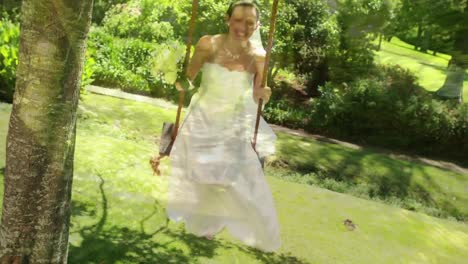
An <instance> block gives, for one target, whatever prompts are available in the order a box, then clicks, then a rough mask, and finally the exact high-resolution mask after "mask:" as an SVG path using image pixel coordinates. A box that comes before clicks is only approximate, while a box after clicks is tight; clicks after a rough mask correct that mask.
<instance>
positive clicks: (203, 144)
mask: <svg viewBox="0 0 468 264" xmlns="http://www.w3.org/2000/svg"><path fill="white" fill-rule="evenodd" d="M202 72H203V76H202V82H201V86H200V88H199V90H198V91H197V92H196V93H195V94H194V95H193V96H192V99H191V102H190V105H189V107H188V109H187V116H186V117H185V120H184V123H183V124H182V126H181V127H180V129H179V132H178V135H177V137H176V140H175V142H174V145H173V147H172V151H171V154H170V161H171V174H170V176H169V189H168V204H167V208H166V213H167V215H168V217H169V218H170V219H172V220H174V221H183V222H185V228H186V230H187V232H190V233H193V234H195V235H197V236H206V235H215V234H216V233H218V232H219V231H221V230H222V229H223V228H224V227H226V228H227V229H228V231H229V232H230V234H231V235H232V236H234V237H236V238H238V239H239V240H241V241H242V242H244V243H245V244H247V245H249V246H252V247H255V248H258V249H260V250H263V251H267V252H270V251H275V250H277V249H278V248H279V247H280V244H281V241H280V230H279V225H278V220H277V213H276V209H275V206H274V200H273V197H272V194H271V191H270V188H269V186H268V184H267V182H266V179H265V175H264V173H263V170H262V167H261V164H260V161H259V159H258V156H257V153H255V150H254V149H253V147H252V145H251V141H253V135H254V129H255V119H256V115H257V107H258V106H257V104H256V103H255V102H254V100H253V96H252V89H253V88H252V87H253V81H254V75H253V74H252V73H250V72H241V71H231V70H229V69H228V68H226V67H224V66H221V65H219V64H215V63H205V64H204V65H203V67H202ZM275 142H276V135H275V133H274V132H273V130H272V129H271V128H270V126H269V125H268V124H267V123H266V122H265V120H264V119H263V118H261V119H260V124H259V129H258V134H257V143H256V149H257V151H258V153H259V155H260V156H262V157H264V156H268V155H271V154H273V153H274V152H275Z"/></svg>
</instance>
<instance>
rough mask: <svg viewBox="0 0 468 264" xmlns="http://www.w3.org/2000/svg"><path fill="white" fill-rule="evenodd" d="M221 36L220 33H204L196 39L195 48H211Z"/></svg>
mask: <svg viewBox="0 0 468 264" xmlns="http://www.w3.org/2000/svg"><path fill="white" fill-rule="evenodd" d="M221 38H222V34H217V35H204V36H202V37H201V38H200V40H198V43H197V48H199V49H201V50H212V49H213V46H216V45H217V44H218V43H219V41H220V39H221Z"/></svg>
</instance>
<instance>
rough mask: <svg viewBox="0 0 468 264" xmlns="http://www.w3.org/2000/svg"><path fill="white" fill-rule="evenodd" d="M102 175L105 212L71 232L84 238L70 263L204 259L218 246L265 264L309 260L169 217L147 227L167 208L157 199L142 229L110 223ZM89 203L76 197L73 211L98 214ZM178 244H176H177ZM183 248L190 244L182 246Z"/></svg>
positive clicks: (297, 263)
mask: <svg viewBox="0 0 468 264" xmlns="http://www.w3.org/2000/svg"><path fill="white" fill-rule="evenodd" d="M99 178H100V179H101V183H100V186H99V188H100V191H101V199H102V201H101V206H102V215H101V217H100V219H96V220H97V222H96V224H93V225H90V226H86V227H82V228H78V230H76V228H75V230H76V231H74V232H72V233H79V234H80V236H81V237H82V239H83V240H82V242H81V244H80V245H79V246H74V245H70V247H69V257H68V262H69V263H80V264H84V263H99V264H101V263H103V264H104V263H105V264H108V263H117V262H118V263H161V264H166V263H177V264H179V263H202V262H200V260H199V258H213V257H215V256H216V255H217V254H216V249H218V248H227V249H236V250H237V251H238V252H241V253H243V254H246V255H250V256H251V257H254V258H256V259H257V260H259V261H261V263H265V264H284V263H291V264H307V263H308V262H306V261H304V260H301V259H299V258H296V257H294V256H292V255H288V254H276V253H265V252H262V251H259V250H256V249H253V248H250V247H247V246H244V245H239V244H235V243H232V242H229V241H225V240H222V239H215V240H211V241H210V240H207V239H205V238H200V237H197V236H195V235H192V234H189V233H186V232H184V231H178V230H173V229H170V228H169V227H168V224H169V219H167V218H166V220H165V223H164V224H162V225H161V226H160V227H159V228H158V229H157V230H156V231H153V232H147V231H145V230H144V227H143V226H144V222H145V221H147V220H149V219H150V218H151V217H152V216H154V215H155V214H162V213H164V210H163V208H162V206H161V205H160V204H159V202H158V201H155V205H154V211H153V212H151V213H150V214H149V215H148V216H147V217H145V218H144V219H142V220H141V221H140V230H137V229H132V228H128V227H124V226H116V225H109V224H107V223H106V222H107V220H108V219H107V215H108V212H107V210H108V208H107V205H108V203H107V197H106V194H105V193H104V188H103V186H104V179H103V178H102V177H101V176H99ZM92 207H93V206H90V205H89V204H85V203H81V202H78V201H74V202H73V204H72V214H73V215H78V216H79V215H95V214H96V213H95V211H94V210H93V209H91V208H92ZM176 244H177V245H176ZM181 248H188V250H187V249H185V250H182V249H181Z"/></svg>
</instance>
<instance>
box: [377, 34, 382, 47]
mask: <svg viewBox="0 0 468 264" xmlns="http://www.w3.org/2000/svg"><path fill="white" fill-rule="evenodd" d="M382 39H383V35H382V33H380V34H379V46H378V47H377V51H380V50H381V49H382Z"/></svg>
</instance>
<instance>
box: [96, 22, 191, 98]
mask: <svg viewBox="0 0 468 264" xmlns="http://www.w3.org/2000/svg"><path fill="white" fill-rule="evenodd" d="M88 49H89V51H90V57H92V58H93V59H94V60H95V62H96V67H94V69H95V81H94V84H96V85H103V86H108V87H114V88H121V89H122V90H124V91H127V92H133V93H138V94H145V95H151V96H154V97H162V98H167V99H169V100H173V99H174V100H175V98H176V91H174V90H175V89H174V87H173V86H172V85H171V84H173V83H174V80H175V79H174V78H171V77H169V75H170V74H171V73H170V72H174V71H177V70H178V67H179V64H180V58H181V57H182V54H183V51H184V46H183V45H182V44H181V43H179V42H178V41H166V42H165V43H163V44H154V43H151V42H146V41H142V40H140V39H134V38H127V39H121V38H116V37H114V36H111V35H109V34H108V33H107V32H106V31H105V30H103V29H102V28H98V27H92V29H91V31H90V35H89V42H88ZM173 53H174V54H175V55H174V56H172V57H173V60H172V61H168V59H167V58H163V54H166V55H167V54H173ZM157 65H159V66H157Z"/></svg>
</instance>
